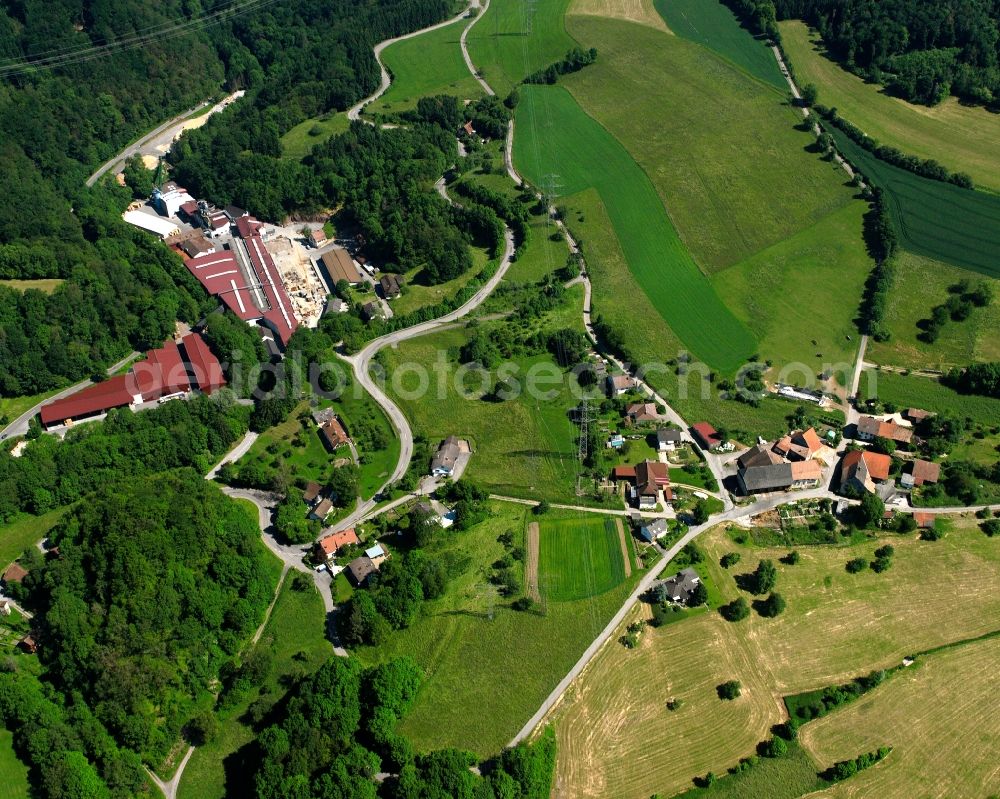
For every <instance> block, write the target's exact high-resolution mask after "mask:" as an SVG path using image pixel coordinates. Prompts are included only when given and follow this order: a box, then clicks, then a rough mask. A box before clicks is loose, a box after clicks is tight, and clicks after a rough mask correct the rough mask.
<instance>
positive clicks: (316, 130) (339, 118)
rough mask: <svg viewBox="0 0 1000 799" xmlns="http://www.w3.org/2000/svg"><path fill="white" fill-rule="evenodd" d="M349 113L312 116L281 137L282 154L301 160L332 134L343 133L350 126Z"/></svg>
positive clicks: (285, 156) (284, 156)
mask: <svg viewBox="0 0 1000 799" xmlns="http://www.w3.org/2000/svg"><path fill="white" fill-rule="evenodd" d="M350 124H351V123H350V120H348V118H347V114H345V113H343V112H341V113H329V114H323V115H322V116H319V117H310V118H309V119H307V120H305V121H304V122H300V123H299V124H298V125H296V126H295V127H294V128H291V129H290V130H289V131H287V132H286V133H285V135H284V136H282V137H281V155H282V157H283V158H294V159H295V160H296V161H300V160H302V159H303V158H305V157H306V156H307V155H309V153H311V152H312V148H313V147H315V146H316V145H317V144H322V143H323V142H325V141H326V140H327V139H329V138H330V137H331V136H335V135H336V134H338V133H343V132H344V131H345V130H347V129H348V128H349V127H350Z"/></svg>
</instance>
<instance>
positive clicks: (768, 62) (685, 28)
mask: <svg viewBox="0 0 1000 799" xmlns="http://www.w3.org/2000/svg"><path fill="white" fill-rule="evenodd" d="M654 5H655V7H656V10H657V11H658V12H659V13H660V16H662V17H663V19H664V20H666V23H667V25H668V26H670V30H672V31H673V32H674V33H676V34H677V35H678V36H683V37H684V38H685V39H690V40H691V41H693V42H697V43H698V44H700V45H703V46H705V47H707V48H708V49H709V50H712V51H713V52H714V53H716V54H717V55H719V56H721V57H722V58H724V59H726V60H727V61H730V62H732V63H733V64H735V65H736V66H738V67H739V68H740V69H742V70H745V71H746V72H747V73H749V74H750V75H752V76H753V77H755V78H757V79H758V80H761V81H763V82H764V83H767V84H769V85H771V86H774V87H775V88H776V89H778V90H780V91H782V92H785V91H787V90H788V83H786V81H785V78H784V77H783V76H782V74H781V70H780V69H779V68H778V62H777V59H775V57H774V54H773V53H772V52H771V50H770V49H769V48H768V47H767V45H765V44H764V42H763V41H758V40H756V39H754V38H753V37H752V36H750V35H749V34H748V33H747V31H746V30H745V29H743V28H742V27H740V23H739V20H737V19H736V16H735V15H734V14H733V12H732V11H730V10H729V9H728V8H726V6H724V5H722V3H719V2H713V0H655V2H654Z"/></svg>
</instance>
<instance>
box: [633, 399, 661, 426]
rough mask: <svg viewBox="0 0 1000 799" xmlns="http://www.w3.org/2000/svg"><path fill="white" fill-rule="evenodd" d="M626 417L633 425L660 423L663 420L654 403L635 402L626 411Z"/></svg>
mask: <svg viewBox="0 0 1000 799" xmlns="http://www.w3.org/2000/svg"><path fill="white" fill-rule="evenodd" d="M625 415H626V416H628V418H629V419H631V420H632V422H633V423H641V422H658V421H659V420H660V419H661V418H662V417H661V416H660V412H659V411H657V410H656V404H655V403H652V402H633V403H632V404H631V405H629V406H628V407H627V408H626V409H625Z"/></svg>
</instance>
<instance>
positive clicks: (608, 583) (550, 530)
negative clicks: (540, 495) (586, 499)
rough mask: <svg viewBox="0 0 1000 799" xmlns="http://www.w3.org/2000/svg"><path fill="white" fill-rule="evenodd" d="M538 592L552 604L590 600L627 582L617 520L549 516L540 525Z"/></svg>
mask: <svg viewBox="0 0 1000 799" xmlns="http://www.w3.org/2000/svg"><path fill="white" fill-rule="evenodd" d="M539 545H540V547H539V549H540V555H541V558H540V562H539V580H538V583H539V589H540V590H541V592H542V594H543V595H545V596H547V597H548V598H549V599H550V600H551V601H553V602H571V601H573V600H576V599H587V598H588V597H593V596H598V595H600V594H603V593H604V592H605V591H610V590H611V589H612V588H614V587H615V586H617V585H619V584H620V583H621V582H622V581H623V580H624V579H625V563H624V561H623V560H622V552H621V545H620V543H619V539H618V530H617V528H616V527H615V525H614V521H613V520H611V519H608V518H604V517H601V516H598V515H597V514H591V515H589V516H581V515H579V514H576V515H568V514H560V515H559V516H556V517H552V516H551V515H547V516H544V517H542V520H541V521H540V522H539Z"/></svg>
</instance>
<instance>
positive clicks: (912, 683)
mask: <svg viewBox="0 0 1000 799" xmlns="http://www.w3.org/2000/svg"><path fill="white" fill-rule="evenodd" d="M998 658H1000V639H997V638H992V639H989V640H984V641H977V642H972V643H968V644H965V645H963V646H959V647H956V648H954V649H949V650H947V651H945V652H941V653H937V654H932V655H928V656H926V657H925V658H920V659H918V661H917V664H916V665H915V666H912V667H910V668H909V669H906V670H904V671H903V672H902V673H899V674H897V675H895V676H894V677H893V678H892V679H891V680H889V681H888V682H886V683H883V684H882V685H881V686H879V687H878V688H876V689H875V690H874V691H872V692H871V693H870V694H868V695H866V696H864V697H862V698H861V699H860V700H858V701H856V702H854V703H852V704H851V705H849V706H848V707H846V708H844V709H842V710H840V711H838V712H836V713H833V714H830V715H829V716H825V717H823V718H821V719H819V720H818V721H816V722H814V723H812V724H809V725H807V726H805V727H804V728H803V729H802V734H801V736H800V739H799V740H800V742H801V744H802V746H803V747H804V748H805V749H806V750H807V751H808V752H809V753H810V754H811V755H812V756H813V758H814V759H815V760H816V761H817V763H818V764H819V765H820V766H821V767H823V768H825V767H827V766H829V765H830V764H831V763H834V762H836V761H838V760H844V759H846V758H849V757H855V756H856V755H857V753H858V752H867V751H871V750H873V749H876V748H877V747H878V746H892V747H893V750H892V754H891V755H889V757H888V758H887V759H886V761H885V762H884V763H881V764H879V765H878V766H877V767H876V768H871V769H867V770H866V771H864V772H862V773H861V774H859V775H857V776H856V777H854V778H852V779H850V780H848V781H847V782H844V783H840V784H838V785H835V786H833V787H831V788H828V789H827V790H825V791H824V792H823V793H822V794H820V795H821V796H823V797H828V799H847V798H848V797H865V796H878V797H882V798H883V799H909V798H910V797H912V796H915V795H920V796H935V797H945V796H991V795H996V794H997V792H998V791H1000V772H998V770H997V768H996V765H995V763H994V762H992V759H991V758H989V757H985V756H984V752H987V751H990V749H991V747H992V746H993V744H994V742H995V741H996V740H998V739H1000V714H998V713H997V712H996V690H995V687H996V663H997V660H998ZM917 786H919V788H918V787H917Z"/></svg>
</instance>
